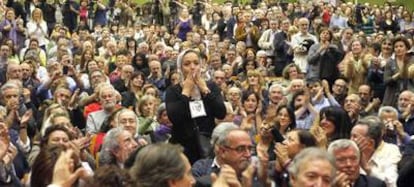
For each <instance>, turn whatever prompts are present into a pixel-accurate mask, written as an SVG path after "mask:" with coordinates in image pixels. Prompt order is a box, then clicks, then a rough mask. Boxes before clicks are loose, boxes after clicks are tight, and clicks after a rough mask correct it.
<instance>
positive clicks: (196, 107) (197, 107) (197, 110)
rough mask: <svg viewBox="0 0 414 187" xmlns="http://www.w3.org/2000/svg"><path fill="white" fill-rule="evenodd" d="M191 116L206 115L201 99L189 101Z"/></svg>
mask: <svg viewBox="0 0 414 187" xmlns="http://www.w3.org/2000/svg"><path fill="white" fill-rule="evenodd" d="M190 113H191V118H198V117H203V116H207V114H206V110H205V109H204V103H203V101H202V100H197V101H190Z"/></svg>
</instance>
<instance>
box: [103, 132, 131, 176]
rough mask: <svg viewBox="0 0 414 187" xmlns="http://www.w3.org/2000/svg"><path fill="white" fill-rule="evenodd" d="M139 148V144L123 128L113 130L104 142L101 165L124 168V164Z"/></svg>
mask: <svg viewBox="0 0 414 187" xmlns="http://www.w3.org/2000/svg"><path fill="white" fill-rule="evenodd" d="M137 147H138V144H137V142H136V141H135V140H134V137H133V134H131V132H130V131H128V130H126V129H125V128H122V127H117V128H113V129H111V130H109V131H108V133H106V135H105V138H104V140H103V144H102V149H101V151H100V152H99V165H100V166H102V165H116V166H118V167H120V168H123V167H124V162H125V161H126V160H127V159H128V158H129V156H130V155H131V153H132V152H134V151H135V149H137Z"/></svg>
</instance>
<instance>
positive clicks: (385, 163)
mask: <svg viewBox="0 0 414 187" xmlns="http://www.w3.org/2000/svg"><path fill="white" fill-rule="evenodd" d="M400 160H401V153H400V150H399V148H398V146H396V145H394V144H390V143H386V142H384V141H383V142H381V144H380V145H379V146H378V148H377V150H376V151H375V152H374V154H373V155H372V157H371V159H370V160H369V161H368V163H369V164H370V165H371V173H370V176H372V177H376V178H378V179H381V180H382V181H384V182H385V184H387V187H397V178H398V169H397V164H398V162H399V161H400ZM361 173H362V174H366V173H365V171H363V169H361Z"/></svg>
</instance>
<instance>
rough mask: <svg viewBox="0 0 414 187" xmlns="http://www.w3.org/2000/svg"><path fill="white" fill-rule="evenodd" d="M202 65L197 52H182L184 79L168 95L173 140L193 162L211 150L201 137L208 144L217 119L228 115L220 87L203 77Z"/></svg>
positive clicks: (179, 61) (180, 62)
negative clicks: (204, 144)
mask: <svg viewBox="0 0 414 187" xmlns="http://www.w3.org/2000/svg"><path fill="white" fill-rule="evenodd" d="M201 67H202V61H201V57H200V55H199V53H198V52H197V51H194V50H186V51H183V52H182V53H181V54H180V55H179V57H178V59H177V71H178V72H179V73H180V74H181V76H180V77H181V78H182V81H180V84H177V85H174V86H171V87H170V88H168V89H167V92H166V98H165V103H166V106H167V114H168V117H169V119H170V120H171V122H172V124H173V127H172V132H171V135H172V137H171V140H170V142H172V143H179V144H181V145H182V146H183V147H184V148H185V150H184V154H185V155H186V156H187V157H188V158H189V160H190V162H191V163H194V162H195V161H196V160H198V159H200V158H201V157H203V156H206V154H207V153H208V151H207V152H205V150H204V151H203V150H202V148H203V147H208V146H202V142H201V141H200V139H203V140H204V141H203V143H207V145H208V137H210V136H211V133H212V131H213V128H214V126H215V122H214V119H215V118H218V119H223V118H224V117H225V115H226V107H225V105H224V101H223V98H222V95H221V93H220V88H219V87H218V86H217V85H215V84H214V83H213V82H206V81H205V80H203V79H202V75H201ZM206 140H207V141H206Z"/></svg>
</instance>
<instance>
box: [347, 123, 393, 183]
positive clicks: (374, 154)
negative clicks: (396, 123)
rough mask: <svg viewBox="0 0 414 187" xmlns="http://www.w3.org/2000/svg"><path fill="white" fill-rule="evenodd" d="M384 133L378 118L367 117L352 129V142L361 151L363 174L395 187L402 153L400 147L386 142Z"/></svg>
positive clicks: (382, 125)
mask: <svg viewBox="0 0 414 187" xmlns="http://www.w3.org/2000/svg"><path fill="white" fill-rule="evenodd" d="M383 132H384V124H383V122H382V121H381V120H380V119H379V118H378V117H376V116H367V117H365V118H363V119H361V120H359V121H357V123H356V125H355V126H354V127H353V128H352V130H351V140H353V141H354V142H355V143H356V144H357V145H358V148H359V149H360V150H361V162H360V166H361V168H362V169H361V172H362V173H363V174H366V175H368V176H373V177H377V178H378V179H381V180H383V181H384V182H385V183H386V184H387V187H395V186H396V181H397V178H398V173H397V172H398V169H397V164H398V162H399V161H400V159H401V153H400V150H399V148H398V146H396V145H394V144H390V143H386V142H384V140H383Z"/></svg>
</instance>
